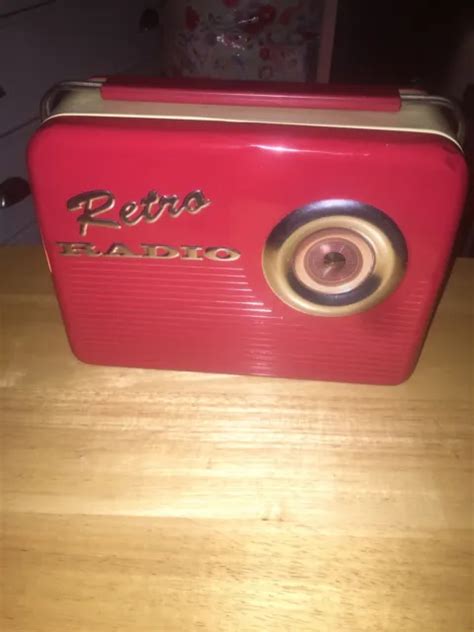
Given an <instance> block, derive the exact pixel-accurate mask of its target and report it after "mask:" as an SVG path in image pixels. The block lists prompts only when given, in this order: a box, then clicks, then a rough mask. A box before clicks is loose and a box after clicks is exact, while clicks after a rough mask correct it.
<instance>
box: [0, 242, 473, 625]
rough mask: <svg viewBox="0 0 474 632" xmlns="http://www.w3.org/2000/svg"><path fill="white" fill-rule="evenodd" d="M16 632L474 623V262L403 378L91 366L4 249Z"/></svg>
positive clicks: (38, 256) (30, 259) (20, 260)
mask: <svg viewBox="0 0 474 632" xmlns="http://www.w3.org/2000/svg"><path fill="white" fill-rule="evenodd" d="M0 267H1V279H0V300H1V303H2V357H1V365H0V383H1V386H2V389H1V391H0V392H1V393H2V399H3V407H2V409H3V412H4V414H3V418H2V446H3V463H2V468H3V469H2V471H3V481H2V485H3V492H2V499H3V531H4V532H3V547H4V550H3V597H4V602H3V609H4V622H3V627H2V628H1V629H2V630H3V631H4V632H10V631H15V632H20V631H21V632H40V631H41V632H43V631H45V632H46V631H47V632H69V631H71V632H77V631H79V630H80V631H81V632H108V631H112V630H113V631H120V632H128V631H130V632H131V631H133V632H142V631H143V632H144V631H147V632H148V631H150V632H151V631H153V632H156V631H165V632H174V631H180V632H189V631H193V630H197V631H206V632H221V631H222V632H224V631H225V632H282V631H288V632H302V631H305V632H306V631H307V632H359V631H361V632H362V631H363V632H371V631H374V632H387V631H388V632H391V631H397V632H411V631H413V632H415V631H416V632H438V631H439V632H441V631H442V632H461V631H462V632H464V631H465V632H468V631H469V632H471V631H472V629H473V627H474V623H473V613H472V606H471V602H472V596H473V595H472V589H473V557H472V553H473V540H472V526H473V523H472V521H473V490H472V482H473V479H472V471H471V468H472V460H473V452H472V434H471V431H472V417H473V415H472V413H473V400H472V392H473V391H472V386H473V384H472V366H473V346H472V317H473V312H474V308H473V304H472V296H473V288H472V279H473V275H474V261H468V260H459V261H457V263H456V266H455V269H454V272H453V274H452V276H451V279H450V281H449V284H448V287H447V290H446V292H445V295H444V298H443V300H442V302H441V305H440V308H439V310H438V314H437V316H436V318H435V320H434V323H433V325H432V328H431V332H430V334H429V337H428V340H427V343H426V346H425V349H424V351H423V354H422V358H421V361H420V364H419V366H418V369H417V370H416V372H415V374H414V375H413V377H412V378H411V379H410V380H409V381H408V382H407V383H405V384H403V385H401V386H398V387H370V386H348V385H343V384H329V383H319V382H303V381H299V382H298V381H288V380H278V379H264V378H245V377H233V376H222V375H201V374H184V373H182V374H179V373H171V372H158V371H147V370H130V369H117V368H103V367H94V366H86V365H84V364H81V363H80V362H78V361H77V360H76V359H75V358H74V357H73V356H72V355H71V353H70V352H69V349H68V345H67V342H66V338H65V334H64V331H63V328H62V324H61V321H60V317H59V312H58V307H57V304H56V300H55V298H54V295H53V292H52V288H51V283H50V279H49V276H48V272H47V270H46V266H45V264H44V262H43V258H42V253H41V252H40V250H39V249H37V248H16V249H15V248H10V249H3V250H1V251H0Z"/></svg>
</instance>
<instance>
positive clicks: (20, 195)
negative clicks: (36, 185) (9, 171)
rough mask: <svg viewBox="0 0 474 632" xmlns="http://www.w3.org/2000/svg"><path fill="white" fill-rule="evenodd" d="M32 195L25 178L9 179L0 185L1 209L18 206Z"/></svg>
mask: <svg viewBox="0 0 474 632" xmlns="http://www.w3.org/2000/svg"><path fill="white" fill-rule="evenodd" d="M29 195H30V185H29V184H28V182H27V181H26V180H25V179H24V178H7V180H4V181H3V182H2V183H1V184H0V209H4V208H8V207H9V206H13V205H14V204H18V202H21V201H22V200H24V199H25V198H26V197H28V196H29Z"/></svg>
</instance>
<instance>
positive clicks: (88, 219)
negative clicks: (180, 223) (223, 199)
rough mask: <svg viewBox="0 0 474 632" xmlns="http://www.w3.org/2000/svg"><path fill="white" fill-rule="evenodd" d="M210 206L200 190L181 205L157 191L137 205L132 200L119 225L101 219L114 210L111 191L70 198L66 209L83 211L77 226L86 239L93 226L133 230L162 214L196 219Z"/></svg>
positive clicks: (115, 222)
mask: <svg viewBox="0 0 474 632" xmlns="http://www.w3.org/2000/svg"><path fill="white" fill-rule="evenodd" d="M210 203H211V202H210V200H207V199H206V197H205V195H204V194H203V193H202V191H199V190H197V191H191V193H188V194H187V195H186V196H185V197H184V198H183V201H182V202H180V200H179V197H178V196H177V195H160V194H159V193H157V192H156V191H150V192H149V193H147V195H145V197H144V198H142V199H141V200H140V202H135V201H134V200H131V201H129V202H126V203H125V204H123V206H122V207H121V208H120V211H119V220H120V221H117V220H115V219H110V218H109V219H105V218H104V217H103V216H104V215H106V213H108V212H109V211H111V210H112V209H113V208H114V206H115V196H114V195H113V194H112V193H111V192H110V191H106V190H104V189H95V190H93V191H85V192H84V193H79V194H78V195H74V196H73V197H71V198H69V200H68V201H67V208H68V210H69V211H71V212H76V211H82V212H81V214H80V215H79V216H78V217H77V221H78V222H79V224H80V229H79V233H80V234H81V235H82V236H85V235H87V231H88V229H89V228H90V227H92V226H96V227H98V228H112V229H120V228H122V226H136V225H137V224H139V223H140V222H142V221H145V222H147V223H149V224H153V223H154V222H156V221H158V220H159V219H160V217H162V216H163V214H164V213H168V215H169V216H170V217H173V218H174V217H179V216H180V215H181V214H183V213H190V214H191V215H196V214H197V213H200V212H201V211H202V210H203V209H204V208H206V206H209V204H210ZM99 216H100V217H99Z"/></svg>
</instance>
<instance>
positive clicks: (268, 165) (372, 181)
mask: <svg viewBox="0 0 474 632" xmlns="http://www.w3.org/2000/svg"><path fill="white" fill-rule="evenodd" d="M29 162H30V169H31V175H32V184H33V189H34V193H35V197H36V203H37V210H38V215H39V221H40V224H41V230H42V234H43V237H44V242H45V246H46V249H47V253H48V257H49V259H50V262H51V266H52V273H53V277H54V282H55V285H56V289H57V292H58V295H59V301H60V305H61V309H62V313H63V317H64V321H65V324H66V328H67V332H68V336H69V339H70V342H71V346H72V348H73V350H74V352H75V353H76V354H77V356H78V357H79V358H80V359H82V360H84V361H86V362H91V363H99V364H109V365H124V366H140V367H156V368H166V369H180V370H195V371H212V372H229V373H244V374H259V375H275V376H287V377H295V378H311V379H325V380H341V381H349V382H367V383H380V384H391V383H397V382H400V381H402V380H403V379H404V378H406V377H407V376H408V375H409V374H410V372H411V370H412V368H413V366H414V364H415V361H416V358H417V356H418V353H419V350H420V347H421V344H422V341H423V337H424V334H425V331H426V328H427V325H428V321H429V318H430V315H431V312H432V310H433V308H434V304H435V301H436V297H437V294H438V291H439V288H440V284H441V282H442V279H443V276H444V274H445V271H446V266H447V262H448V258H449V253H450V249H451V244H452V241H453V236H454V233H455V230H456V227H457V224H458V220H459V214H460V211H461V207H462V202H463V197H464V190H465V181H466V171H465V165H464V160H463V158H462V156H461V154H460V152H459V151H458V150H457V149H456V147H455V146H454V145H453V144H452V143H450V142H448V141H445V140H443V139H441V138H436V137H433V136H431V137H430V136H427V135H421V134H420V135H416V134H406V133H388V132H376V131H371V132H368V131H357V130H325V129H315V128H296V127H294V128H290V127H277V126H269V125H241V124H225V123H211V122H209V123H205V122H199V123H197V122H184V121H158V120H155V121H150V120H120V119H95V120H93V119H85V118H69V119H68V118H59V119H56V120H53V121H51V122H50V123H48V124H46V125H44V126H43V127H42V128H41V129H40V130H39V131H38V133H37V134H36V136H35V138H34V139H33V141H32V144H31V145H30V153H29ZM92 189H108V190H109V191H111V192H112V193H113V194H114V195H115V197H116V205H115V206H114V208H113V209H111V210H110V211H109V212H108V213H107V214H104V215H102V216H101V217H102V218H104V219H113V220H115V221H117V220H118V213H119V209H120V206H121V205H122V204H124V203H125V202H127V201H130V200H135V201H137V202H139V201H140V199H141V198H143V197H144V196H145V195H146V194H147V193H148V192H149V191H150V190H152V189H154V190H156V191H158V192H159V193H160V194H176V195H178V196H180V198H182V197H183V196H185V195H186V194H187V193H188V192H189V191H192V190H194V189H201V190H202V191H203V192H204V194H205V196H206V197H207V198H208V199H209V200H210V201H211V204H210V205H209V206H208V207H207V208H205V209H204V210H202V211H201V212H200V213H199V214H197V215H191V214H189V213H185V214H183V215H181V216H180V217H178V218H171V217H170V216H169V215H166V214H165V215H163V217H161V218H160V220H159V221H157V222H156V223H153V224H146V223H144V222H141V223H138V224H137V225H136V226H124V227H122V228H120V229H111V228H109V227H98V226H89V227H88V230H87V234H86V235H85V236H81V235H80V234H79V229H80V225H79V223H78V222H77V218H78V215H79V213H78V212H77V211H74V212H72V211H68V210H67V209H66V201H67V200H68V199H69V198H70V197H71V196H73V195H77V194H78V193H81V192H83V191H88V190H92ZM330 198H347V199H353V200H359V201H362V202H365V203H367V204H370V205H373V206H375V207H376V208H379V209H381V210H382V211H384V212H385V213H386V214H388V215H389V216H390V217H391V218H392V219H393V220H394V221H395V222H396V223H397V224H398V226H399V228H400V229H401V231H402V232H403V234H404V235H405V238H406V241H407V246H408V252H409V262H408V268H407V271H406V274H405V277H404V279H403V280H402V282H401V284H400V286H399V287H398V288H397V289H396V291H395V292H394V293H393V294H392V295H391V296H390V297H389V298H387V299H386V300H384V301H383V302H382V303H380V304H379V305H378V306H376V307H375V308H372V309H370V310H369V311H367V312H364V313H360V314H356V315H351V316H344V317H336V318H325V317H319V316H318V317H317V316H311V315H309V314H305V313H300V312H297V311H295V310H293V309H291V308H290V307H288V306H287V305H285V304H284V303H282V302H281V300H280V299H278V298H277V297H276V296H275V295H274V294H273V293H272V291H271V290H270V288H269V286H268V285H267V283H266V281H265V278H264V276H263V272H262V266H261V258H262V250H263V247H264V244H265V240H266V238H267V236H268V235H269V233H270V232H271V230H272V229H273V227H274V226H275V225H276V224H277V223H278V222H279V221H280V220H281V219H282V218H283V217H284V216H286V215H287V214H288V213H290V212H291V211H292V210H294V209H297V208H299V207H302V206H304V205H306V204H308V203H310V202H313V201H317V200H323V199H330ZM59 241H61V242H64V241H70V242H92V243H94V244H95V245H96V247H97V248H98V249H100V250H105V249H107V248H108V247H109V246H110V244H111V243H112V242H121V243H124V244H127V246H128V247H129V248H130V249H131V250H134V251H138V250H139V244H141V243H159V244H167V245H171V246H179V245H200V246H204V247H211V246H226V247H231V248H235V249H238V250H240V251H241V253H242V256H241V258H240V259H239V260H238V261H231V262H214V261H210V260H204V261H193V260H184V259H179V258H178V259H171V260H168V261H166V260H156V259H155V260H154V259H147V258H136V259H134V258H120V257H115V258H114V257H86V256H69V257H66V256H61V255H59V254H58V251H59V248H58V246H57V245H56V242H59Z"/></svg>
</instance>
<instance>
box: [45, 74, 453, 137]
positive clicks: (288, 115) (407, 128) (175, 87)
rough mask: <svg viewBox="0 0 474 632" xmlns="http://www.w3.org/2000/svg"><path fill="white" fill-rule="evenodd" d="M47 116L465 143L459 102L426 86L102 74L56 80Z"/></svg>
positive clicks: (48, 100)
mask: <svg viewBox="0 0 474 632" xmlns="http://www.w3.org/2000/svg"><path fill="white" fill-rule="evenodd" d="M41 115H42V120H43V121H46V120H50V119H53V118H56V117H62V116H68V117H71V116H74V117H108V118H110V117H112V118H132V119H133V118H137V119H138V118H147V119H166V120H188V121H217V122H226V123H258V124H272V125H294V126H306V127H326V128H342V129H366V130H381V131H395V132H404V133H422V134H431V135H436V136H441V137H444V138H446V139H447V140H449V141H451V142H452V143H454V144H455V145H456V146H457V147H458V148H459V149H462V141H463V136H464V125H463V119H462V114H461V113H460V111H459V108H458V107H457V106H456V105H455V104H454V103H452V102H451V101H449V100H448V99H445V98H443V97H437V96H430V95H427V94H425V93H423V92H421V91H406V90H399V91H393V90H390V89H389V90H378V89H377V90H374V89H371V88H369V89H356V88H347V87H339V88H337V87H334V86H314V87H309V86H304V87H302V86H301V84H289V85H287V84H277V85H271V86H269V85H268V84H259V83H257V82H242V83H239V82H220V81H201V80H198V81H188V80H185V81H184V80H144V79H137V78H135V79H126V80H125V79H123V78H112V79H107V80H105V79H97V80H91V81H68V82H63V83H61V84H58V85H57V86H54V87H53V88H52V89H51V90H50V91H49V92H48V93H47V94H46V95H45V97H44V99H43V101H42V104H41Z"/></svg>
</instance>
